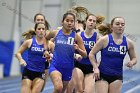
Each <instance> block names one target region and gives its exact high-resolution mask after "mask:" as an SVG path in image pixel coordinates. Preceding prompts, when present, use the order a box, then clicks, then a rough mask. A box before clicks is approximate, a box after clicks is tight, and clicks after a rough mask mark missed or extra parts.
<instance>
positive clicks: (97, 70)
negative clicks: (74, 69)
mask: <svg viewBox="0 0 140 93" xmlns="http://www.w3.org/2000/svg"><path fill="white" fill-rule="evenodd" d="M93 71H94V73H93V76H94V77H95V80H98V79H100V71H99V69H98V68H95V69H94V70H93Z"/></svg>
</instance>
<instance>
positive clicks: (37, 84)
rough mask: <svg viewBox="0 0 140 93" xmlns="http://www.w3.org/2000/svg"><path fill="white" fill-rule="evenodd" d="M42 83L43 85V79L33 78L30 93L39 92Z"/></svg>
mask: <svg viewBox="0 0 140 93" xmlns="http://www.w3.org/2000/svg"><path fill="white" fill-rule="evenodd" d="M43 85H44V80H43V79H41V78H35V79H34V80H33V87H32V93H40V92H41V89H42V87H43Z"/></svg>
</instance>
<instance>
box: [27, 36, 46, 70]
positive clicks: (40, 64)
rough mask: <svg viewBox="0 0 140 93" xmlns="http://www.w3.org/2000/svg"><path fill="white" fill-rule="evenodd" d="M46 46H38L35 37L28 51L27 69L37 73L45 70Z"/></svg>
mask: <svg viewBox="0 0 140 93" xmlns="http://www.w3.org/2000/svg"><path fill="white" fill-rule="evenodd" d="M43 49H44V45H43V44H42V45H38V44H37V42H36V39H35V37H33V38H32V44H31V47H30V48H29V49H28V61H27V66H26V67H27V69H29V70H31V71H36V72H43V71H44V70H45V61H46V58H44V57H43Z"/></svg>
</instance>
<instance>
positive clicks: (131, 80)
mask: <svg viewBox="0 0 140 93" xmlns="http://www.w3.org/2000/svg"><path fill="white" fill-rule="evenodd" d="M129 78H131V77H129ZM138 79H140V76H137V77H135V78H132V79H128V80H125V81H124V82H123V85H124V84H128V83H130V82H133V81H136V80H138Z"/></svg>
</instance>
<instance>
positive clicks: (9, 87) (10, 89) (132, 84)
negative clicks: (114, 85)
mask: <svg viewBox="0 0 140 93" xmlns="http://www.w3.org/2000/svg"><path fill="white" fill-rule="evenodd" d="M123 74H124V77H123V78H124V80H123V87H122V93H140V72H137V71H133V70H126V71H124V73H123ZM20 84H21V77H10V78H4V79H0V93H20ZM52 91H53V84H52V82H51V80H50V79H48V81H47V83H46V86H45V88H44V91H43V92H42V93H52Z"/></svg>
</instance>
